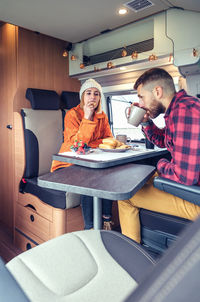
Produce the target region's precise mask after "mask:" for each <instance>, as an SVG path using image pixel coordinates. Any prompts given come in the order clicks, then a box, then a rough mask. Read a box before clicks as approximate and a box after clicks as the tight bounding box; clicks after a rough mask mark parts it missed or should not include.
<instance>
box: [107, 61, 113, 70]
mask: <svg viewBox="0 0 200 302" xmlns="http://www.w3.org/2000/svg"><path fill="white" fill-rule="evenodd" d="M112 67H113V63H112V62H111V61H110V62H108V63H107V68H108V69H110V68H112Z"/></svg>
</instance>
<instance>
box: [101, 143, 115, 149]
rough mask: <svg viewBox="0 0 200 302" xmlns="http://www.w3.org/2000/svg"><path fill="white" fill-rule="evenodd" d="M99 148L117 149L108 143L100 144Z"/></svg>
mask: <svg viewBox="0 0 200 302" xmlns="http://www.w3.org/2000/svg"><path fill="white" fill-rule="evenodd" d="M99 148H100V149H115V147H113V146H111V145H108V144H100V145H99Z"/></svg>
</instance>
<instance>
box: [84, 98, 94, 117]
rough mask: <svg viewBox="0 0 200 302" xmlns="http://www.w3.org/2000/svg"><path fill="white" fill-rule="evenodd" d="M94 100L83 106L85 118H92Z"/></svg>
mask: <svg viewBox="0 0 200 302" xmlns="http://www.w3.org/2000/svg"><path fill="white" fill-rule="evenodd" d="M95 105H96V104H95V102H94V101H90V102H88V103H87V104H85V105H84V106H83V111H84V118H85V119H87V120H91V121H92V120H93V115H94V110H95Z"/></svg>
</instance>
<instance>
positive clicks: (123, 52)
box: [122, 49, 127, 57]
mask: <svg viewBox="0 0 200 302" xmlns="http://www.w3.org/2000/svg"><path fill="white" fill-rule="evenodd" d="M126 56H127V51H126V49H123V50H122V57H126Z"/></svg>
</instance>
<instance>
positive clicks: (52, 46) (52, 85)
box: [0, 23, 80, 230]
mask: <svg viewBox="0 0 200 302" xmlns="http://www.w3.org/2000/svg"><path fill="white" fill-rule="evenodd" d="M65 46H66V42H65V41H62V40H59V39H55V38H52V37H49V36H46V35H42V34H39V33H35V32H32V31H29V30H26V29H23V28H20V27H17V26H14V25H11V24H5V23H4V24H0V70H1V73H0V108H1V110H0V142H1V143H0V155H1V156H0V167H1V175H0V221H1V222H3V223H4V224H6V225H7V226H8V227H9V228H10V230H12V226H13V211H14V208H13V203H14V202H15V196H14V164H15V158H14V152H13V150H14V139H13V130H12V129H8V128H7V125H11V127H13V112H14V111H20V109H21V108H22V107H30V105H29V101H27V100H26V99H25V91H26V88H28V87H31V88H41V89H51V90H55V91H57V93H59V94H60V93H61V91H63V90H68V91H79V88H80V82H79V81H78V80H76V79H71V78H69V71H68V59H66V58H64V57H63V56H62V52H63V50H64V48H65Z"/></svg>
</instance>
